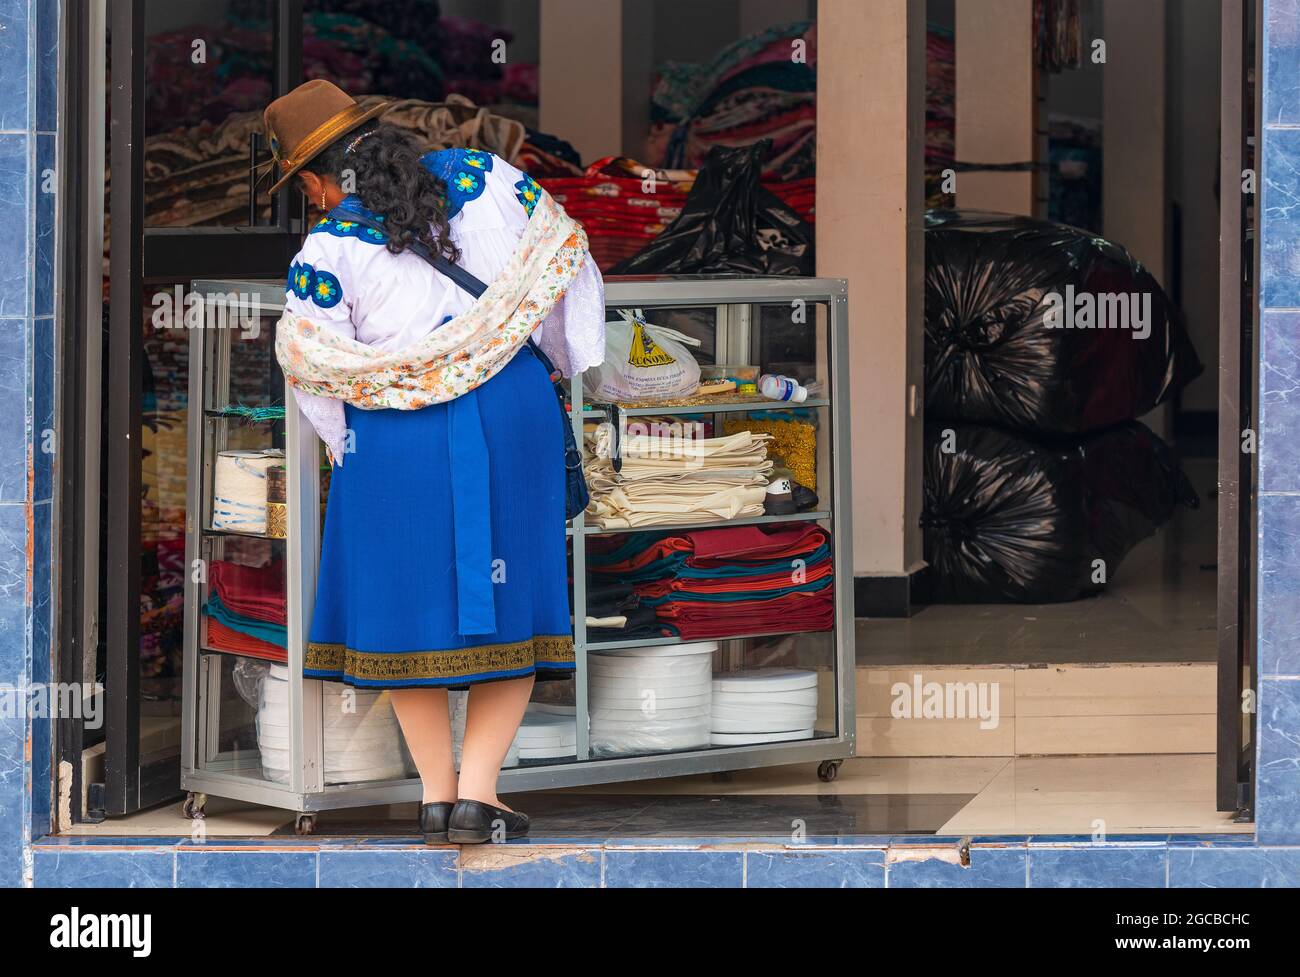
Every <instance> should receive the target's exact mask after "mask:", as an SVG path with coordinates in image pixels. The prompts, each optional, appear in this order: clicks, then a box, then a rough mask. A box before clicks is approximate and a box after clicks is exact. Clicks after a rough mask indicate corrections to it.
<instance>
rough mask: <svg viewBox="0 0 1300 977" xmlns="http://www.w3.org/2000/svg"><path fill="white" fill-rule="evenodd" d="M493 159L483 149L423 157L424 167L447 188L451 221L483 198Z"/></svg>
mask: <svg viewBox="0 0 1300 977" xmlns="http://www.w3.org/2000/svg"><path fill="white" fill-rule="evenodd" d="M492 160H493V156H492V154H491V153H486V152H484V151H483V150H481V149H440V150H438V151H437V152H436V153H426V154H425V155H424V156H423V157H422V158H421V162H422V163H424V165H425V168H426V169H428V170H429V172H430V173H432V174H433V175H434V176H436V177H438V179H440V180H442V182H443V183H445V184H446V185H447V219H448V220H450V219H451V218H453V217H455V216H456V215H457V214H459V213H460V211H461V208H462V207H464V206H465V205H466V204H467V203H469V202H470V201H471V200H477V199H478V198H479V197H481V196H482V195H483V190H484V188H485V187H486V186H487V177H486V174H488V173H491V172H492Z"/></svg>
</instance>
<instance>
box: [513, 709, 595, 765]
mask: <svg viewBox="0 0 1300 977" xmlns="http://www.w3.org/2000/svg"><path fill="white" fill-rule="evenodd" d="M510 748H511V749H512V750H516V751H518V754H519V759H520V760H559V759H563V758H564V757H571V756H576V755H577V752H578V725H577V720H576V719H575V718H574V708H573V706H559V705H544V704H542V703H539V702H530V703H529V704H528V709H527V711H525V712H524V721H523V722H522V723H520V724H519V732H518V733H516V734H515V740H514V742H513V743H511V744H510Z"/></svg>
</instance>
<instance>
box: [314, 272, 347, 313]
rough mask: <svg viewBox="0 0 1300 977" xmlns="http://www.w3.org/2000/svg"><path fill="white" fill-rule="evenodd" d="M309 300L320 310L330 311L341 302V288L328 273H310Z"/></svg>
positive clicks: (337, 281)
mask: <svg viewBox="0 0 1300 977" xmlns="http://www.w3.org/2000/svg"><path fill="white" fill-rule="evenodd" d="M311 300H312V301H313V302H315V303H316V304H317V305H319V306H320V307H321V308H322V309H332V308H334V306H336V305H338V304H339V303H340V302H342V301H343V286H342V285H340V284H339V280H338V279H337V278H335V277H334V276H333V275H331V274H330V273H329V272H328V271H321V270H320V269H316V270H315V271H313V272H312V285H311Z"/></svg>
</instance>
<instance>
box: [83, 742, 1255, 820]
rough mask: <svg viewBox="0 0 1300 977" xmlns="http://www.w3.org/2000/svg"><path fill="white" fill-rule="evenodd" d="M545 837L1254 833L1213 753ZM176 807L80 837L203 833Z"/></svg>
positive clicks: (923, 775) (858, 761)
mask: <svg viewBox="0 0 1300 977" xmlns="http://www.w3.org/2000/svg"><path fill="white" fill-rule="evenodd" d="M507 803H510V804H511V805H512V806H514V807H517V808H519V809H520V810H524V811H527V812H529V814H530V815H531V816H532V817H533V819H534V830H533V836H534V837H535V838H538V839H545V838H581V839H594V838H609V837H620V838H638V837H640V838H646V837H676V838H680V837H692V838H700V837H711V836H712V837H722V836H725V837H729V838H734V837H736V836H746V837H755V838H766V837H788V836H789V835H790V834H791V832H792V831H802V832H804V833H806V834H809V835H865V834H940V835H989V834H1086V835H1094V834H1096V833H1098V832H1104V833H1106V834H1108V835H1116V834H1188V833H1207V832H1208V833H1215V832H1249V831H1251V830H1253V827H1252V826H1251V825H1247V824H1233V823H1232V822H1231V820H1230V817H1229V815H1226V814H1220V813H1219V812H1217V811H1215V810H1214V758H1213V757H1212V756H1209V755H1201V754H1191V755H1178V756H1174V755H1163V756H1114V757H1020V758H1014V759H1013V758H1005V757H996V758H898V759H872V758H867V757H857V758H852V759H849V760H846V761H845V763H844V766H843V767H842V768H841V770H840V773H839V776H838V777H837V778H836V779H835V780H834V781H833V782H831V783H823V782H822V781H820V780H818V779H817V775H816V766H815V765H810V764H797V765H790V766H781V767H769V768H766V769H762V770H746V771H737V772H734V773H729V774H701V775H697V776H689V777H676V778H671V779H665V780H656V781H652V782H640V783H628V784H608V785H602V786H598V787H581V788H566V789H562V790H550V791H535V792H530V793H527V794H516V795H512V796H510V797H509V798H508V800H507ZM414 813H415V812H414V805H410V804H406V805H392V806H388V807H380V808H366V809H362V810H353V811H338V812H326V813H324V814H322V815H321V816H320V818H319V820H318V825H317V834H318V835H321V836H337V835H357V834H364V835H380V836H409V835H410V834H411V825H412V821H413V819H414ZM192 827H193V824H192V823H191V822H188V821H185V820H184V819H182V818H181V816H180V813H179V808H178V805H176V804H168V805H163V806H160V807H157V808H153V809H151V810H148V811H142V812H140V813H139V814H136V815H132V816H131V817H127V818H121V819H114V820H113V821H112V822H111V823H106V824H101V825H79V826H77V827H76V828H74V829H73V831H71V832H69V833H70V834H82V835H87V834H95V835H123V836H131V837H151V836H175V835H178V834H179V835H187V834H190V833H191V828H192ZM203 831H204V832H205V833H206V834H207V835H208V836H210V837H230V836H242V837H266V836H270V835H282V834H292V833H293V819H292V817H291V816H290V815H289V814H288V813H287V812H284V811H278V810H273V809H271V808H264V807H256V806H253V805H244V804H238V803H235V802H232V801H227V800H223V799H220V798H215V797H214V798H211V799H210V800H209V801H208V816H207V818H206V820H205V821H204V824H203Z"/></svg>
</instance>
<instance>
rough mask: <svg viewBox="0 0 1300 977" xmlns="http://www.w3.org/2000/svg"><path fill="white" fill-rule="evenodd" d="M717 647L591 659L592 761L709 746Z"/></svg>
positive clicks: (705, 644)
mask: <svg viewBox="0 0 1300 977" xmlns="http://www.w3.org/2000/svg"><path fill="white" fill-rule="evenodd" d="M717 650H718V643H717V642H716V641H698V642H693V643H688V644H675V645H656V646H653V647H649V648H627V649H619V650H617V651H605V652H600V653H595V652H593V653H591V654H590V655H589V656H588V658H587V674H588V678H587V682H588V685H589V689H588V694H587V701H588V704H589V706H590V709H589V711H590V714H591V752H592V755H593V756H617V755H624V754H630V753H663V752H665V751H668V750H689V749H692V748H695V747H701V746H708V745H709V728H710V712H709V703H710V700H711V698H712V695H711V689H710V684H709V682H710V679H711V678H712V675H713V653H714V652H715V651H717Z"/></svg>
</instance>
